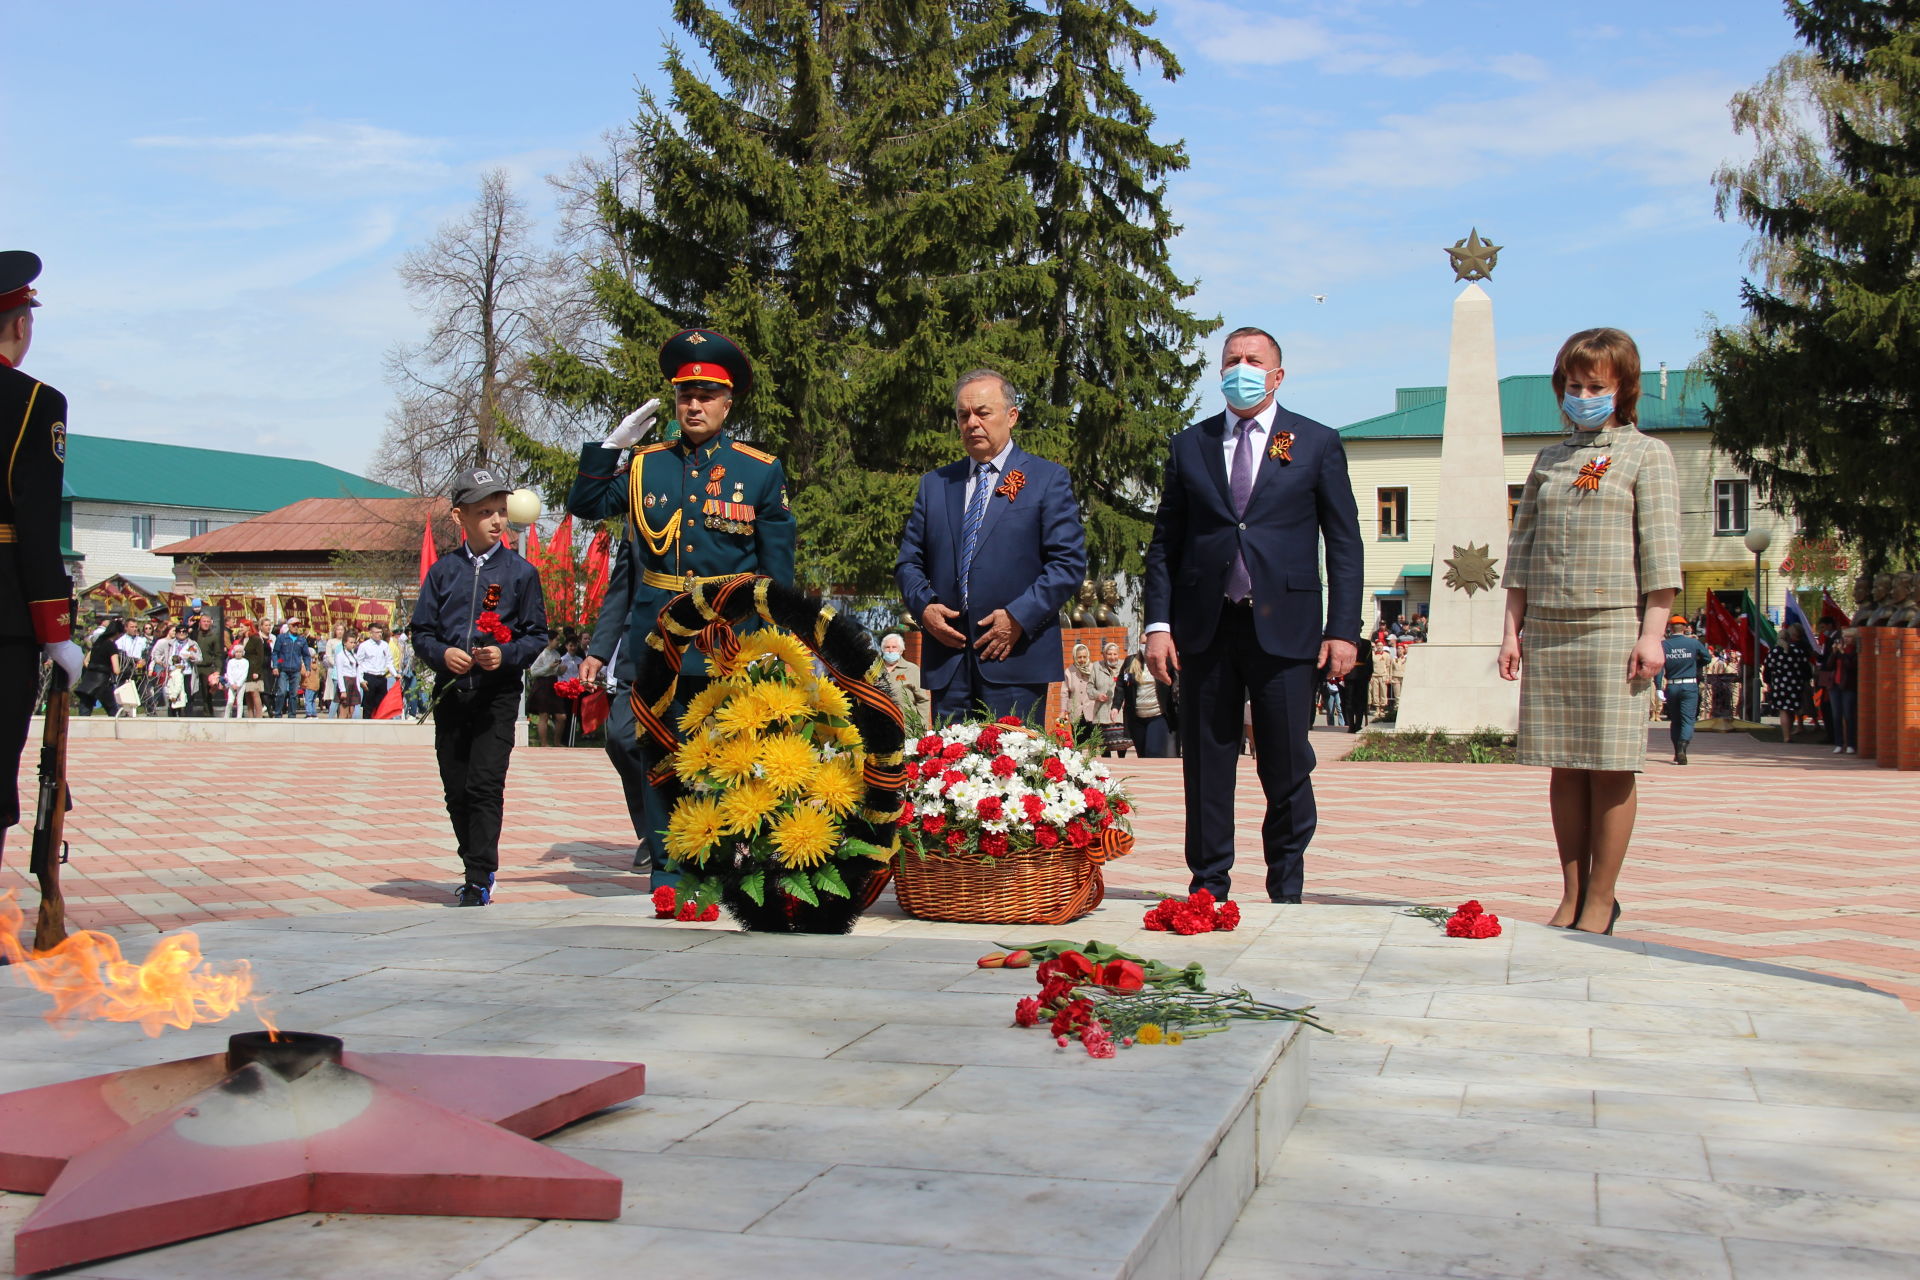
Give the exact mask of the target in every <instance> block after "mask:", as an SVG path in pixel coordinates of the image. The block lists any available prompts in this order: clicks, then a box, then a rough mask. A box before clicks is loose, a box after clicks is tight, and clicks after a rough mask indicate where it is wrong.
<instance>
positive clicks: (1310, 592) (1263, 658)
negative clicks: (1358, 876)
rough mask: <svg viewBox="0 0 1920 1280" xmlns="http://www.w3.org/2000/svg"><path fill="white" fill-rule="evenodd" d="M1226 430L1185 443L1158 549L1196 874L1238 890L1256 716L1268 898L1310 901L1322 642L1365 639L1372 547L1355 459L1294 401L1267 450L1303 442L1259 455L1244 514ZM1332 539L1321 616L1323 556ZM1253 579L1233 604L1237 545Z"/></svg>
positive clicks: (1152, 599)
mask: <svg viewBox="0 0 1920 1280" xmlns="http://www.w3.org/2000/svg"><path fill="white" fill-rule="evenodd" d="M1226 430H1227V421H1226V415H1225V414H1216V415H1215V416H1213V417H1211V418H1208V419H1206V420H1204V421H1202V422H1198V423H1196V424H1194V425H1193V426H1192V427H1189V428H1188V429H1187V430H1185V431H1182V432H1181V433H1180V434H1179V435H1177V436H1175V437H1174V438H1173V446H1172V449H1171V450H1170V451H1169V454H1168V457H1167V478H1166V488H1165V492H1164V493H1163V494H1162V495H1161V499H1160V510H1159V513H1158V515H1157V516H1156V517H1155V519H1154V526H1153V541H1152V543H1151V544H1150V545H1149V546H1148V548H1147V572H1146V621H1147V624H1148V625H1149V626H1151V625H1153V624H1154V623H1167V624H1170V625H1171V627H1172V630H1173V641H1174V645H1175V646H1176V648H1177V650H1178V652H1179V655H1180V664H1181V665H1180V684H1179V690H1180V699H1179V701H1180V745H1181V754H1182V769H1183V772H1184V775H1185V780H1186V793H1187V823H1186V826H1187V840H1186V854H1187V867H1188V869H1189V870H1190V871H1191V872H1192V875H1193V881H1192V883H1193V887H1194V888H1196V889H1207V890H1209V891H1210V892H1212V893H1213V894H1214V895H1215V896H1217V897H1224V896H1225V895H1226V893H1227V889H1228V887H1229V882H1230V872H1231V870H1232V867H1233V851H1234V819H1233V813H1234V782H1235V778H1236V775H1237V772H1238V758H1239V754H1240V737H1241V726H1242V723H1243V721H1242V708H1243V707H1245V706H1247V705H1248V704H1249V703H1250V704H1251V706H1252V712H1253V734H1254V746H1255V750H1256V751H1257V752H1258V755H1259V759H1258V762H1257V766H1258V769H1259V772H1260V784H1261V788H1262V790H1264V791H1265V792H1266V797H1267V816H1266V821H1265V822H1264V823H1263V824H1262V827H1261V834H1262V843H1263V845H1264V852H1265V854H1266V863H1267V878H1266V887H1267V894H1268V896H1269V897H1271V898H1273V899H1275V900H1276V901H1278V900H1287V899H1292V900H1297V899H1298V898H1299V896H1300V893H1301V890H1302V883H1303V881H1304V878H1305V873H1304V854H1305V852H1306V848H1307V845H1308V843H1309V842H1310V841H1311V840H1312V839H1313V832H1314V828H1315V826H1316V825H1317V821H1318V815H1317V812H1316V810H1315V808H1314V801H1313V783H1312V781H1311V777H1310V775H1311V773H1312V771H1313V748H1312V747H1311V746H1309V745H1308V743H1307V729H1308V727H1309V726H1310V725H1311V724H1312V722H1313V695H1314V680H1315V671H1316V661H1317V658H1318V655H1319V651H1320V643H1321V641H1322V640H1324V639H1336V640H1345V641H1348V642H1349V643H1353V642H1357V641H1358V640H1359V638H1360V584H1361V573H1362V563H1361V558H1362V547H1361V542H1360V521H1359V516H1358V513H1357V512H1356V511H1355V508H1354V501H1353V488H1352V485H1351V483H1350V482H1349V481H1348V479H1347V455H1346V450H1345V449H1344V448H1342V447H1341V443H1340V437H1339V435H1338V434H1337V433H1336V432H1335V431H1334V430H1333V429H1332V428H1331V427H1327V426H1324V425H1322V424H1320V423H1318V422H1314V421H1313V420H1312V419H1310V418H1303V417H1301V416H1300V415H1299V414H1296V413H1290V412H1289V411H1287V410H1286V409H1284V408H1281V409H1278V410H1276V412H1275V415H1274V422H1273V429H1272V432H1271V433H1269V435H1268V436H1267V437H1266V439H1267V441H1268V443H1269V446H1270V447H1271V443H1272V442H1273V441H1275V440H1277V439H1278V437H1279V433H1280V432H1282V431H1288V432H1292V433H1293V442H1292V446H1291V452H1292V458H1291V460H1290V461H1284V462H1283V461H1282V460H1280V459H1279V458H1276V457H1274V456H1272V454H1271V453H1269V454H1267V455H1266V456H1264V457H1262V458H1261V459H1260V469H1259V472H1258V473H1257V474H1256V475H1255V477H1254V483H1253V491H1252V493H1251V494H1250V495H1249V496H1248V499H1247V509H1246V511H1245V513H1244V514H1243V515H1235V514H1234V510H1233V503H1232V500H1231V497H1230V492H1229V488H1228V482H1227V466H1226V458H1225V441H1226ZM1323 539H1324V540H1325V543H1326V557H1327V559H1326V563H1327V591H1328V603H1327V608H1326V610H1325V613H1324V614H1323V612H1322V600H1321V591H1320V571H1319V551H1320V543H1321V541H1322V540H1323ZM1236 550H1237V551H1239V552H1240V553H1241V554H1242V555H1243V556H1244V557H1245V558H1246V564H1247V573H1248V576H1249V577H1250V578H1251V579H1252V581H1253V592H1252V596H1251V601H1250V603H1249V604H1246V605H1237V604H1230V603H1229V602H1228V601H1227V599H1226V588H1227V578H1228V574H1229V573H1230V572H1231V570H1232V567H1233V559H1234V553H1235V551H1236Z"/></svg>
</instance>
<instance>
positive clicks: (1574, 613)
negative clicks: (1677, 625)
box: [1517, 608, 1652, 773]
mask: <svg viewBox="0 0 1920 1280" xmlns="http://www.w3.org/2000/svg"><path fill="white" fill-rule="evenodd" d="M1639 636H1640V611H1639V610H1638V609H1632V608H1628V609H1533V608H1529V609H1528V610H1527V618H1526V623H1525V625H1524V627H1523V628H1522V632H1521V637H1520V737H1519V750H1518V753H1517V758H1518V760H1519V762H1520V763H1521V764H1531V765H1542V766H1545V767H1548V768H1554V769H1604V770H1621V771H1626V772H1631V773H1639V772H1640V771H1641V769H1642V767H1644V766H1645V764H1646V758H1647V688H1648V686H1649V685H1650V684H1652V681H1650V680H1631V681H1630V680H1628V679H1627V661H1628V659H1629V658H1631V657H1632V656H1633V646H1634V642H1635V641H1636V640H1638V639H1639Z"/></svg>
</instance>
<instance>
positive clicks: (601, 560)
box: [581, 529, 613, 622]
mask: <svg viewBox="0 0 1920 1280" xmlns="http://www.w3.org/2000/svg"><path fill="white" fill-rule="evenodd" d="M612 549H613V535H612V534H610V533H608V532H607V531H606V530H605V529H602V530H600V532H598V533H596V534H594V535H593V541H592V542H591V543H589V544H588V545H587V563H586V569H587V598H586V608H585V609H583V610H582V611H581V621H582V622H584V621H585V620H586V619H587V618H589V617H592V616H593V615H595V614H597V613H599V612H600V604H601V602H602V601H603V600H605V599H606V598H607V579H608V578H609V577H610V576H612V573H613V555H612Z"/></svg>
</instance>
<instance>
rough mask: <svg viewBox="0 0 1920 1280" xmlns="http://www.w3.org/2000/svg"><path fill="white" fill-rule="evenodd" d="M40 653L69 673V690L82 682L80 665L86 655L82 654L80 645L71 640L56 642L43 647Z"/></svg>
mask: <svg viewBox="0 0 1920 1280" xmlns="http://www.w3.org/2000/svg"><path fill="white" fill-rule="evenodd" d="M40 652H41V653H43V654H45V655H46V656H47V657H48V658H50V659H52V660H53V661H54V662H56V663H58V664H59V666H60V669H61V670H62V671H64V672H66V673H67V688H69V689H71V688H73V686H74V685H76V684H78V683H79V682H80V665H81V663H82V661H84V659H85V655H84V654H82V653H81V652H80V646H79V645H77V644H75V643H74V642H73V641H71V640H55V641H53V642H52V643H50V644H43V645H41V646H40Z"/></svg>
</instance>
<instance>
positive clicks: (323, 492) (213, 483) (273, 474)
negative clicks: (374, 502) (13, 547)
mask: <svg viewBox="0 0 1920 1280" xmlns="http://www.w3.org/2000/svg"><path fill="white" fill-rule="evenodd" d="M63 496H64V497H65V499H66V500H65V502H64V503H63V504H62V513H63V521H62V523H63V530H62V532H63V534H64V535H65V536H64V538H63V541H64V542H65V544H66V546H67V548H68V555H69V558H70V561H73V562H75V563H72V565H71V567H72V569H73V573H74V577H75V579H76V585H78V586H84V585H86V584H89V583H93V582H98V581H100V580H101V579H103V578H107V577H110V576H112V575H114V574H119V575H121V576H122V577H125V578H127V579H129V580H131V581H133V582H136V583H138V584H140V585H141V586H143V587H146V588H148V589H149V590H151V591H165V590H169V589H170V588H171V585H172V583H173V561H172V560H171V559H169V558H167V557H164V556H155V555H154V554H152V549H153V548H154V547H158V546H164V545H166V544H167V543H170V542H179V541H181V540H183V539H186V538H191V537H196V536H198V535H200V534H203V533H208V532H211V531H212V530H214V529H220V528H224V527H226V526H227V525H231V524H237V523H239V522H240V521H242V520H246V519H249V518H250V517H253V516H256V515H259V514H260V513H262V512H265V511H273V510H276V509H277V508H280V507H284V506H288V505H289V504H291V503H295V502H299V501H301V500H302V499H304V498H348V497H354V498H404V497H410V496H412V495H410V494H408V493H407V491H406V490H404V489H396V488H394V487H393V486H392V485H386V484H380V483H379V482H377V481H374V480H369V479H367V478H366V477H365V476H358V475H354V474H353V473H352V472H349V471H342V470H340V469H339V468H338V467H330V466H327V465H326V464H325V463H320V462H308V461H305V460H303V459H300V458H275V457H267V456H264V455H261V454H253V453H235V452H232V451H230V450H226V449H195V448H189V447H186V446H183V445H173V444H153V443H150V442H148V441H144V440H112V439H108V438H106V437H104V436H83V435H73V436H69V437H67V470H66V483H65V487H64V495H63Z"/></svg>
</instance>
